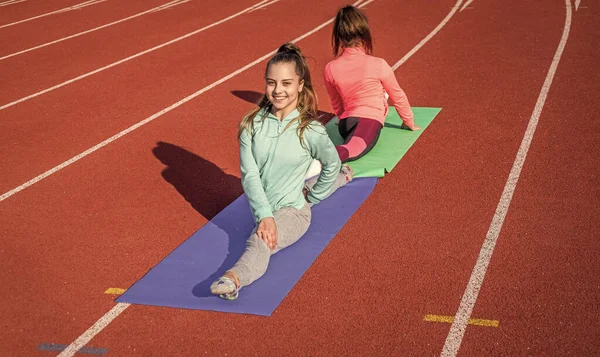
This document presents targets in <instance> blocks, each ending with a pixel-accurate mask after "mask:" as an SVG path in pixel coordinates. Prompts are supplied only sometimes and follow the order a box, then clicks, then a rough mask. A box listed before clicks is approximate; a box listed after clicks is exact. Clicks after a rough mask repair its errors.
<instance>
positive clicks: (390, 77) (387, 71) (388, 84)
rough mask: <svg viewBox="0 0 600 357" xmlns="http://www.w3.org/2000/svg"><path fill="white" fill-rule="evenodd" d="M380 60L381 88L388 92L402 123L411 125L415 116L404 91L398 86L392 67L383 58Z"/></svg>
mask: <svg viewBox="0 0 600 357" xmlns="http://www.w3.org/2000/svg"><path fill="white" fill-rule="evenodd" d="M381 62H382V63H381V84H382V85H383V89H385V91H386V92H387V94H389V96H390V99H391V101H392V105H393V106H394V107H395V108H396V111H398V115H400V118H402V121H403V122H404V124H406V125H408V126H413V125H414V124H415V118H414V115H413V111H412V109H411V108H410V103H409V102H408V98H407V97H406V93H404V91H403V90H402V88H400V85H399V84H398V81H397V80H396V75H395V74H394V71H393V70H392V67H390V65H389V64H388V63H387V62H386V61H385V60H383V59H382V60H381Z"/></svg>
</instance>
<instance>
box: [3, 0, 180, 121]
mask: <svg viewBox="0 0 600 357" xmlns="http://www.w3.org/2000/svg"><path fill="white" fill-rule="evenodd" d="M175 1H178V0H175ZM175 1H171V2H175ZM168 4H170V3H168ZM161 6H164V5H161ZM159 7H160V6H158V7H154V8H152V9H150V10H146V11H144V12H140V13H139V14H135V15H132V16H129V17H126V18H123V19H120V20H117V21H114V22H111V23H108V24H104V25H101V26H98V27H94V28H93V29H89V30H86V31H83V32H79V33H76V34H74V35H70V36H67V37H63V38H59V39H58V40H54V41H51V42H46V43H44V44H41V45H38V46H35V47H31V48H28V49H26V50H22V51H19V52H15V53H11V54H10V55H6V56H3V57H0V61H2V60H5V59H7V58H11V57H14V56H18V55H22V54H23V53H27V52H31V51H34V50H39V49H40V48H44V47H47V46H50V45H54V44H55V43H59V42H62V41H66V40H70V39H72V38H75V37H79V36H82V35H85V34H88V33H90V32H94V31H98V30H101V29H104V28H107V27H109V26H113V25H116V24H120V23H122V22H125V21H129V20H132V19H135V18H136V17H140V16H143V15H146V14H149V13H151V12H153V11H154V10H156V9H157V8H159ZM0 109H3V108H0Z"/></svg>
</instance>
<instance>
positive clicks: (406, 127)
mask: <svg viewBox="0 0 600 357" xmlns="http://www.w3.org/2000/svg"><path fill="white" fill-rule="evenodd" d="M400 128H401V129H408V130H411V131H417V130H421V127H420V126H416V125H414V124H413V125H411V126H409V125H406V124H404V123H402V126H401V127H400Z"/></svg>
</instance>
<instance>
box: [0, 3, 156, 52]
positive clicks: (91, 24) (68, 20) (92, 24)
mask: <svg viewBox="0 0 600 357" xmlns="http://www.w3.org/2000/svg"><path fill="white" fill-rule="evenodd" d="M83 2H84V1H81V2H79V3H78V4H81V3H83ZM167 2H168V0H151V1H143V2H142V1H126V2H119V1H114V0H107V1H104V2H101V3H97V4H94V5H89V6H85V7H82V8H80V9H74V10H69V11H65V12H62V13H57V14H53V15H49V16H47V17H43V18H39V19H35V20H31V21H28V22H24V23H21V24H16V25H13V26H10V27H5V28H0V36H1V37H2V39H3V40H5V43H4V44H3V46H2V49H0V61H5V60H6V59H5V58H4V57H6V56H10V55H15V57H16V56H21V55H22V54H17V53H19V52H21V51H25V50H28V49H31V48H34V47H37V46H41V45H44V44H46V43H49V42H53V41H56V40H59V39H62V38H65V37H68V36H72V35H75V34H78V33H81V32H84V31H88V30H91V29H94V28H96V27H99V26H103V25H106V24H109V23H111V22H115V21H119V20H121V19H124V18H128V17H130V16H134V15H136V14H139V13H141V12H144V11H146V10H149V9H152V8H154V7H158V6H160V5H162V4H165V3H167ZM75 5H77V4H75ZM142 16H144V15H142ZM128 21H129V20H128ZM99 31H101V30H99ZM82 36H85V35H82ZM65 41H69V40H65ZM50 46H52V45H50ZM33 51H36V50H33ZM34 56H35V54H34ZM9 58H10V57H9ZM15 63H18V61H17V62H15Z"/></svg>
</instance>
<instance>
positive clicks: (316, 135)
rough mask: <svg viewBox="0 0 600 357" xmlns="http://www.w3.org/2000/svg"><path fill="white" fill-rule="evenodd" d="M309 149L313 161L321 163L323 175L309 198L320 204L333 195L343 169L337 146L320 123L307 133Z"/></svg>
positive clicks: (312, 126) (313, 125)
mask: <svg viewBox="0 0 600 357" xmlns="http://www.w3.org/2000/svg"><path fill="white" fill-rule="evenodd" d="M305 136H306V140H307V143H308V149H309V151H310V154H311V156H312V157H313V159H316V160H319V161H320V162H321V166H322V167H321V174H320V175H319V177H318V179H317V182H316V183H315V185H314V186H313V188H312V189H311V190H310V191H309V192H308V195H307V198H308V200H309V201H310V202H311V203H315V204H316V203H319V202H321V201H322V200H324V199H326V198H327V197H329V195H330V194H332V193H333V192H332V188H333V185H334V183H335V180H336V178H337V175H338V174H339V172H340V169H341V167H342V162H341V161H340V157H339V156H338V153H337V150H336V149H335V146H334V145H333V143H332V142H331V139H329V136H328V135H327V130H326V129H325V127H324V126H323V125H322V124H320V123H314V124H312V125H311V126H310V127H309V128H307V130H306V131H305Z"/></svg>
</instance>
